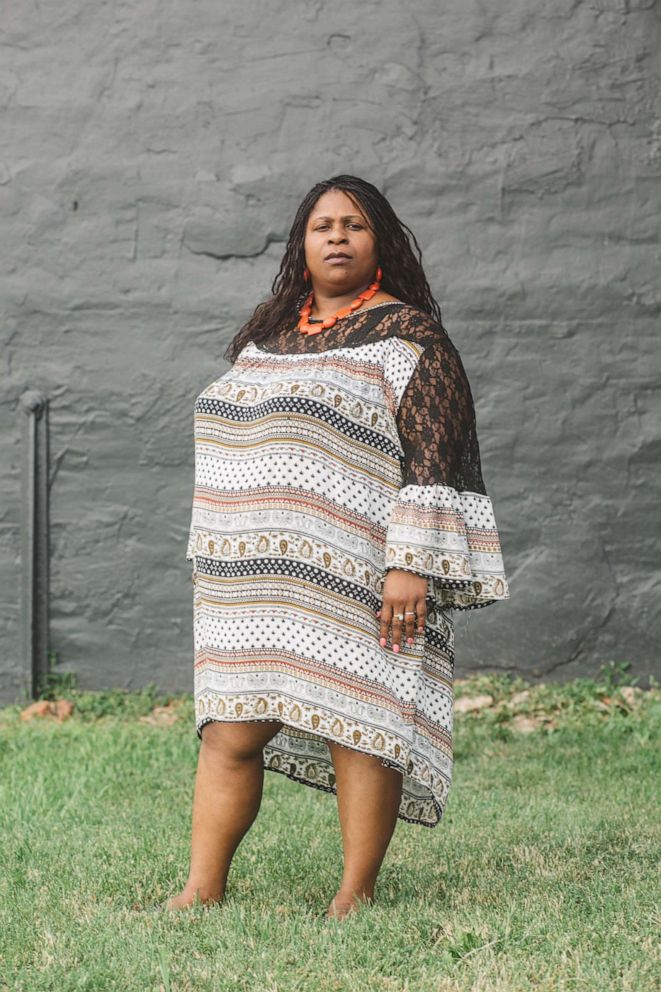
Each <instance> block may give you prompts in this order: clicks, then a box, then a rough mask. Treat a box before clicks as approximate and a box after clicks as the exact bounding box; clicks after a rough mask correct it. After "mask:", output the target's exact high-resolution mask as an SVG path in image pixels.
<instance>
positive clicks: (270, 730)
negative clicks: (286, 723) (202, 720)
mask: <svg viewBox="0 0 661 992" xmlns="http://www.w3.org/2000/svg"><path fill="white" fill-rule="evenodd" d="M281 727H282V723H281V722H280V721H278V720H259V721H257V720H256V721H254V722H252V723H251V722H247V721H246V722H241V723H234V722H230V721H221V720H212V721H211V722H209V723H206V724H205V725H204V726H203V727H202V743H203V745H204V747H205V749H206V750H207V751H211V752H213V753H214V754H217V755H220V756H222V757H224V758H225V759H227V760H229V761H242V760H246V759H248V758H254V757H255V756H256V755H258V754H260V753H261V751H262V749H263V747H264V745H265V744H268V742H269V741H270V740H271V738H272V737H274V736H275V734H277V733H278V731H279V730H280V729H281Z"/></svg>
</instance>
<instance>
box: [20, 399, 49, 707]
mask: <svg viewBox="0 0 661 992" xmlns="http://www.w3.org/2000/svg"><path fill="white" fill-rule="evenodd" d="M19 409H20V410H22V411H23V413H24V414H25V417H24V419H23V422H22V424H21V434H22V438H21V440H22V444H21V450H22V453H23V464H22V470H21V565H22V569H21V633H22V637H21V641H22V663H23V664H22V670H23V679H24V688H25V690H26V692H27V695H28V697H29V698H31V699H34V698H35V697H36V696H38V695H39V693H40V692H41V691H42V689H43V688H45V686H46V682H47V675H48V581H49V553H48V542H49V528H48V397H47V396H46V395H45V394H44V393H42V392H40V391H39V390H37V389H27V390H26V391H25V392H24V393H22V394H21V396H20V399H19Z"/></svg>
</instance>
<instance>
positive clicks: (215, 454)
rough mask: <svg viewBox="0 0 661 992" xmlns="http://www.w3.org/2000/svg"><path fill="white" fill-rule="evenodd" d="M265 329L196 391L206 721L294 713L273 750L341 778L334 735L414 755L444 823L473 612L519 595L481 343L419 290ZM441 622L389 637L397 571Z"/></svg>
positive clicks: (420, 797)
mask: <svg viewBox="0 0 661 992" xmlns="http://www.w3.org/2000/svg"><path fill="white" fill-rule="evenodd" d="M296 317H297V315H295V316H294V317H293V319H292V325H291V329H287V330H285V331H283V332H281V333H278V334H276V335H271V337H270V338H266V339H265V340H262V341H260V342H259V343H256V342H255V341H250V342H249V343H248V344H247V345H246V346H245V347H244V348H243V349H242V350H241V351H240V353H239V354H238V356H237V358H236V360H235V362H234V364H233V365H232V367H231V368H230V370H229V371H228V372H226V373H225V374H224V375H222V376H220V377H219V378H216V379H214V380H213V381H212V382H210V383H209V385H208V386H206V387H205V388H204V389H203V390H202V392H201V393H200V394H199V396H198V397H197V399H196V401H195V410H194V435H195V483H194V491H193V509H192V518H191V524H190V531H189V538H188V547H187V552H186V557H187V559H188V560H189V561H191V562H192V563H193V566H192V572H193V637H194V695H195V707H196V728H197V734H198V736H199V737H200V738H201V736H202V734H201V729H202V727H203V726H204V724H205V723H207V722H208V721H210V720H220V721H251V720H280V721H282V722H283V724H284V726H283V728H282V730H281V731H279V732H278V733H277V734H276V735H275V737H273V738H272V739H271V741H270V742H269V743H268V745H267V746H266V747H265V748H264V767H265V768H267V769H270V770H272V771H276V772H281V773H283V774H285V775H287V776H289V778H291V779H292V780H294V781H297V782H301V783H303V784H305V785H309V786H313V787H315V788H319V789H323V790H326V791H328V792H335V791H336V787H335V776H334V773H333V764H332V760H331V755H330V750H329V748H328V744H327V741H329V740H330V741H336V742H337V743H339V744H342V745H344V746H345V747H348V748H353V749H355V750H357V751H362V752H364V753H366V754H370V755H375V756H377V757H378V758H380V759H381V761H382V763H383V764H384V765H387V766H390V767H392V768H396V769H398V770H399V771H401V772H402V775H403V788H402V799H401V805H400V809H399V813H398V815H399V817H400V818H401V819H402V820H405V821H408V822H410V823H417V824H421V825H424V826H428V827H433V826H436V824H437V823H438V822H439V820H440V819H441V816H442V813H443V810H444V808H445V804H446V800H447V796H448V790H449V788H450V781H451V774H452V723H453V674H454V623H453V611H454V610H470V609H478V608H481V607H485V606H488V605H490V604H492V603H495V602H497V601H499V600H505V599H508V598H509V589H508V584H507V579H506V577H505V572H504V567H503V560H502V556H501V548H500V542H499V537H498V532H497V529H496V522H495V518H494V512H493V508H492V504H491V501H490V499H489V497H488V496H487V494H486V490H485V488H484V483H483V480H482V474H481V468H480V456H479V449H478V442H477V434H476V426H475V413H474V408H473V399H472V395H471V390H470V386H469V384H468V380H467V378H466V373H465V371H464V368H463V365H462V363H461V359H460V357H459V355H458V352H457V351H456V349H455V347H454V345H453V344H452V342H451V341H450V338H449V337H448V335H447V333H446V331H445V329H444V328H443V327H442V325H441V324H440V323H439V322H438V321H436V320H434V318H433V317H431V316H430V315H429V314H427V313H425V312H424V311H422V310H420V309H419V308H417V307H414V306H411V305H409V304H407V303H402V302H389V303H382V304H377V305H376V306H372V307H368V308H366V309H361V310H358V311H356V312H355V313H354V314H351V315H350V316H349V317H346V318H344V319H343V320H342V321H338V323H337V324H336V325H335V326H334V327H333V328H331V329H329V330H326V331H322V332H321V333H320V334H315V335H303V334H300V332H298V331H297V329H296ZM389 568H397V569H406V570H408V571H411V572H415V573H417V574H418V575H422V576H424V577H426V578H427V600H426V602H427V619H426V623H425V629H424V633H422V634H418V633H417V632H416V634H415V638H414V643H413V645H411V646H409V645H407V644H406V638H405V636H404V634H403V635H402V645H401V650H400V652H399V653H396V652H395V651H393V649H392V644H391V640H389V641H388V644H387V645H386V646H385V647H382V646H381V645H380V643H379V638H380V619H379V617H377V615H376V613H377V610H379V608H380V606H381V594H382V591H383V584H384V578H385V573H386V571H387V570H388V569H389Z"/></svg>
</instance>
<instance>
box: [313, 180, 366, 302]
mask: <svg viewBox="0 0 661 992" xmlns="http://www.w3.org/2000/svg"><path fill="white" fill-rule="evenodd" d="M336 252H342V253H344V255H345V256H346V257H344V258H335V259H329V258H328V256H329V255H331V254H332V253H336ZM305 264H306V265H307V267H308V269H309V270H310V276H311V279H312V288H313V289H314V288H317V289H321V290H323V291H325V292H330V293H331V294H336V295H340V294H344V293H352V292H354V291H355V292H356V293H358V292H360V291H361V290H362V289H364V288H366V287H367V286H369V284H370V283H371V282H373V280H374V277H375V275H376V269H377V265H378V257H377V251H376V238H375V236H374V233H373V232H372V230H371V229H370V225H369V221H368V219H367V217H366V215H365V214H364V213H363V211H362V210H361V208H360V206H359V205H358V204H356V203H354V201H353V200H352V199H351V198H350V197H349V196H348V195H347V194H346V193H345V192H343V191H342V190H339V189H331V190H328V192H326V193H324V194H323V195H322V196H320V197H319V199H318V200H317V202H316V203H315V205H314V206H313V208H312V210H311V211H310V216H309V217H308V222H307V227H306V230H305Z"/></svg>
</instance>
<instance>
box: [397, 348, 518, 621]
mask: <svg viewBox="0 0 661 992" xmlns="http://www.w3.org/2000/svg"><path fill="white" fill-rule="evenodd" d="M397 427H398V431H399V435H400V441H401V444H402V448H403V452H404V456H403V464H402V488H401V489H400V491H399V494H398V498H397V501H396V502H395V504H394V506H393V508H392V511H391V515H390V520H389V524H388V530H387V547H386V568H403V569H407V570H408V571H412V572H416V573H417V574H419V575H426V576H428V577H429V578H430V579H431V583H430V589H431V590H432V594H433V595H434V597H435V598H436V599H437V600H438V601H439V603H440V605H441V606H442V607H443V608H444V609H447V608H453V609H458V610H467V609H477V608H478V607H482V606H488V605H490V604H491V603H494V602H496V601H497V600H502V599H509V588H508V583H507V579H506V577H505V570H504V566H503V560H502V554H501V548H500V539H499V535H498V531H497V528H496V521H495V517H494V512H493V506H492V504H491V500H490V499H489V497H488V495H487V492H486V488H485V485H484V480H483V478H482V469H481V463H480V451H479V444H478V438H477V427H476V419H475V407H474V403H473V396H472V393H471V388H470V384H469V382H468V377H467V375H466V371H465V369H464V366H463V363H462V361H461V358H460V356H459V353H458V351H457V349H456V348H455V346H454V345H453V344H452V342H451V340H450V338H449V337H448V336H447V335H443V336H441V337H439V338H438V339H437V340H435V341H433V342H432V343H430V344H428V345H427V346H426V347H425V348H424V350H423V351H422V353H421V355H420V357H419V359H418V361H417V364H416V367H415V369H414V371H413V374H412V376H411V378H410V379H409V381H408V383H407V386H406V388H405V390H404V394H403V396H402V398H401V401H400V404H399V408H398V411H397Z"/></svg>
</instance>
